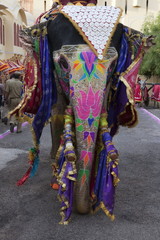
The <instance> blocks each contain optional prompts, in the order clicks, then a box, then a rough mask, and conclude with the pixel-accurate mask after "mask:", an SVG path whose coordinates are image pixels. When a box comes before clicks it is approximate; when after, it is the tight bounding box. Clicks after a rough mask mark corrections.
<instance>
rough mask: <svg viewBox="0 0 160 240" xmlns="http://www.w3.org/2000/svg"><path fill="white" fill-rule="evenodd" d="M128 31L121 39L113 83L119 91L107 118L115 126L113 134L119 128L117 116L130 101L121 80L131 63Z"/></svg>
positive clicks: (126, 29) (125, 30) (125, 31)
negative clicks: (120, 77)
mask: <svg viewBox="0 0 160 240" xmlns="http://www.w3.org/2000/svg"><path fill="white" fill-rule="evenodd" d="M127 33H128V28H124V33H123V36H122V40H121V49H120V55H119V58H118V61H117V66H116V69H115V73H116V75H115V76H114V79H113V85H114V86H116V87H117V92H116V96H114V97H113V99H114V101H112V102H111V103H110V106H109V111H108V119H107V120H108V124H109V126H112V125H113V124H114V126H115V130H113V129H112V130H113V134H112V136H113V135H114V134H115V132H116V130H117V116H118V115H119V114H120V112H123V111H124V107H125V105H126V102H127V101H128V98H127V95H126V87H125V86H124V84H123V83H122V82H121V81H119V76H120V74H121V73H122V72H124V71H126V69H127V68H128V66H129V65H130V64H131V59H130V57H131V56H130V51H129V43H128V36H127ZM121 93H122V94H121ZM112 94H113V95H115V92H114V91H113V93H112ZM122 95H123V97H122ZM115 103H116V104H115Z"/></svg>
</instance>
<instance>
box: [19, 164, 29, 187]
mask: <svg viewBox="0 0 160 240" xmlns="http://www.w3.org/2000/svg"><path fill="white" fill-rule="evenodd" d="M31 170H32V167H30V168H29V169H28V170H27V172H26V173H25V175H24V176H23V177H22V178H21V179H20V180H19V181H18V182H17V186H20V185H22V184H23V183H24V182H25V181H26V180H27V179H28V178H29V175H30V172H31Z"/></svg>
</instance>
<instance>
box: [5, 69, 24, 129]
mask: <svg viewBox="0 0 160 240" xmlns="http://www.w3.org/2000/svg"><path fill="white" fill-rule="evenodd" d="M21 75H22V74H21V73H20V72H15V73H13V74H12V75H11V78H10V79H9V80H7V81H6V87H5V99H6V102H7V104H8V110H9V111H12V110H13V109H14V108H15V107H17V105H18V104H19V103H20V101H21V94H22V87H23V84H22V81H21ZM9 123H10V132H12V133H13V132H14V127H15V126H16V125H17V133H20V132H22V123H21V122H19V121H18V119H16V117H15V116H11V117H10V119H9Z"/></svg>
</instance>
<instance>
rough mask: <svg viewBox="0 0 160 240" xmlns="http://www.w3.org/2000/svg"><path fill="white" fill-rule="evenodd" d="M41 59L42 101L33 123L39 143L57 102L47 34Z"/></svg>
mask: <svg viewBox="0 0 160 240" xmlns="http://www.w3.org/2000/svg"><path fill="white" fill-rule="evenodd" d="M40 60H41V73H42V101H41V105H40V107H39V109H38V111H37V114H36V116H35V118H34V121H33V123H32V126H33V129H34V132H35V135H36V140H37V143H39V140H40V137H41V134H42V130H43V127H44V125H45V122H46V121H47V120H48V119H49V118H50V116H51V109H52V105H53V104H54V103H56V100H57V94H56V87H55V81H54V75H53V67H52V59H51V56H50V50H49V45H48V37H47V35H45V36H44V37H41V39H40Z"/></svg>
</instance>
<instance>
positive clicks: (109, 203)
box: [93, 132, 118, 215]
mask: <svg viewBox="0 0 160 240" xmlns="http://www.w3.org/2000/svg"><path fill="white" fill-rule="evenodd" d="M102 139H103V143H104V145H105V146H106V145H107V144H106V142H107V141H110V139H111V136H110V134H109V133H107V132H106V133H103V135H102ZM110 150H115V151H116V152H117V150H116V148H115V147H114V145H111V146H110V147H105V149H103V150H102V151H101V153H100V156H99V165H98V172H97V176H96V182H95V187H94V194H95V195H96V197H97V202H96V203H95V204H94V205H93V210H95V209H96V208H97V207H98V206H99V205H100V204H101V203H103V204H104V206H105V208H106V210H108V211H109V213H110V214H111V215H112V214H113V209H114V197H115V185H114V176H113V175H112V172H114V173H115V174H116V175H117V177H118V167H117V165H115V164H114V161H110V162H107V164H106V161H107V156H108V151H110Z"/></svg>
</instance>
